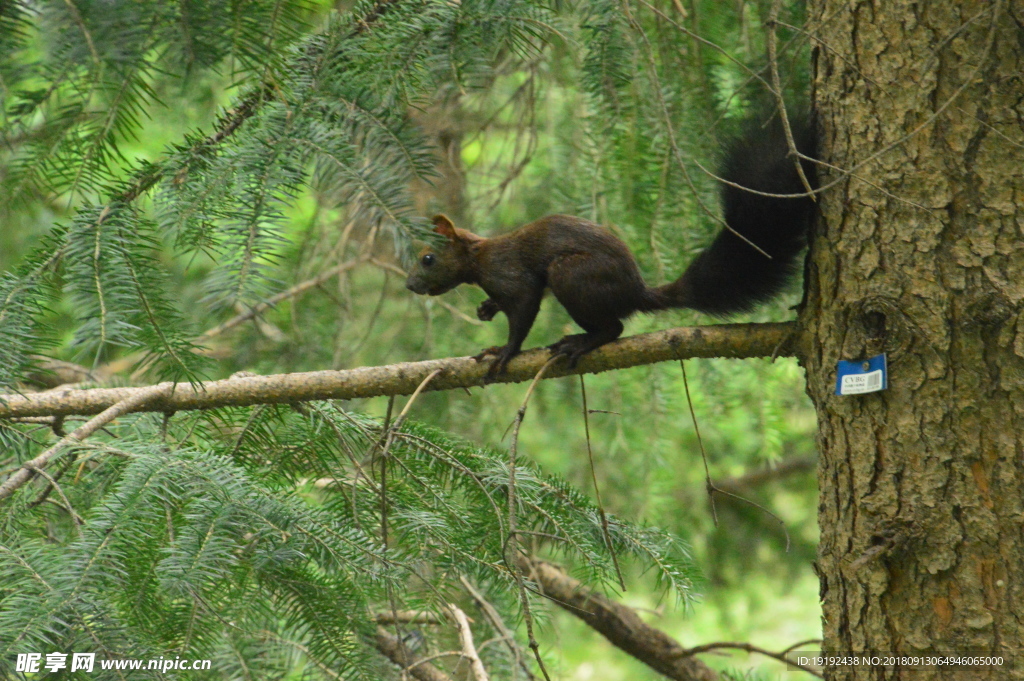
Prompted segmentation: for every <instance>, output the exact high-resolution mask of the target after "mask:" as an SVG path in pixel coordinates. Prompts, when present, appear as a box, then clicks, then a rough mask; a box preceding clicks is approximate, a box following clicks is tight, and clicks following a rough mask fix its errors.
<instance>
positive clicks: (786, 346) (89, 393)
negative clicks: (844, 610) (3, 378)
mask: <svg viewBox="0 0 1024 681" xmlns="http://www.w3.org/2000/svg"><path fill="white" fill-rule="evenodd" d="M795 331H796V324H795V323H793V322H786V323H772V324H722V325H713V326H695V327H679V328H675V329H667V330H665V331H657V332H654V333H647V334H643V335H639V336H631V337H629V338H620V339H619V340H617V341H615V342H613V343H609V344H608V345H605V346H603V347H601V348H598V349H597V350H595V351H594V352H592V353H590V354H589V355H586V356H585V357H583V359H581V360H580V363H579V365H578V366H577V368H576V369H574V370H570V369H569V368H568V367H567V366H566V364H565V363H564V362H556V363H555V364H554V365H553V366H552V367H551V368H550V370H549V371H548V372H547V373H546V374H545V378H556V377H559V376H568V375H571V374H580V373H600V372H602V371H609V370H611V369H625V368H627V367H634V366H640V365H643V364H653V363H655V362H664V361H667V360H678V359H687V358H690V357H729V358H734V359H741V358H750V357H780V356H791V355H792V354H793V353H794V350H793V348H794V347H795V343H794V334H795ZM549 358H550V353H549V352H548V350H546V349H543V348H539V349H536V350H529V351H527V352H524V353H523V354H522V355H519V356H518V357H516V358H515V359H513V360H512V361H511V362H510V363H509V365H508V369H507V370H506V372H505V373H503V374H501V375H500V376H497V377H496V378H494V381H493V382H495V383H520V382H523V381H528V380H532V379H533V377H534V376H535V375H536V374H537V371H538V370H539V369H540V367H541V366H543V365H544V363H545V362H546V361H547V360H548V359H549ZM489 366H490V365H489V363H487V362H476V361H474V360H473V358H471V357H457V358H449V359H435V360H427V361H424V362H405V363H401V364H390V365H386V366H377V367H362V368H359V369H349V370H346V371H309V372H302V373H292V374H273V375H270V376H244V377H238V378H229V379H224V380H220V381H209V382H206V383H197V384H194V385H185V384H177V385H173V386H172V384H170V383H167V384H164V385H167V386H172V389H171V391H170V392H168V393H167V394H166V395H162V396H160V397H158V398H155V399H153V400H151V401H146V402H145V403H139V404H136V405H134V406H133V408H132V409H131V411H161V412H174V411H182V410H188V409H212V408H215V407H226V406H247V405H253V404H287V403H291V402H302V401H306V400H327V399H338V400H350V399H356V398H365V397H379V396H381V395H409V394H411V393H413V392H414V391H415V390H416V387H417V386H418V385H419V384H420V383H421V382H422V381H423V379H424V378H426V377H427V376H428V375H429V374H430V373H431V372H433V371H436V370H437V369H441V373H440V374H439V375H438V376H437V377H436V378H435V379H434V380H433V381H431V383H430V385H429V386H428V387H427V388H425V389H426V390H450V389H452V388H470V387H473V386H482V385H485V383H486V379H487V369H488V367H489ZM145 390H149V388H94V389H90V390H50V391H47V392H43V393H29V394H25V395H0V418H20V417H25V416H66V415H71V414H97V413H99V412H101V411H103V410H104V409H107V408H109V407H110V406H112V405H114V404H117V403H118V402H122V401H124V400H126V399H129V398H131V397H133V396H135V395H138V394H139V393H140V392H142V391H145Z"/></svg>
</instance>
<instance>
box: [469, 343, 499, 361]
mask: <svg viewBox="0 0 1024 681" xmlns="http://www.w3.org/2000/svg"><path fill="white" fill-rule="evenodd" d="M504 349H505V346H504V345H492V346H491V347H489V348H484V349H483V350H481V351H480V352H479V353H477V354H475V355H473V359H474V360H476V361H477V362H482V361H483V360H484V359H485V358H487V357H495V356H497V355H499V354H501V351H502V350H504Z"/></svg>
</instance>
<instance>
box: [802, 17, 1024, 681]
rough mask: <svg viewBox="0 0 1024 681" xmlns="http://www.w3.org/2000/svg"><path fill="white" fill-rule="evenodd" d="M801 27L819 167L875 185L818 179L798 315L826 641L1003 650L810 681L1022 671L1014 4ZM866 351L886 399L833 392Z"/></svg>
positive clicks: (1022, 376) (820, 21)
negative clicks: (812, 415)
mask: <svg viewBox="0 0 1024 681" xmlns="http://www.w3.org/2000/svg"><path fill="white" fill-rule="evenodd" d="M810 16H811V26H810V28H811V30H812V31H814V32H816V35H817V37H818V38H819V39H820V42H819V43H818V45H819V47H817V48H816V51H815V52H816V54H815V59H816V61H815V67H816V76H815V83H814V86H815V101H816V109H817V111H818V114H819V119H820V123H821V128H822V132H823V140H822V141H823V145H822V146H823V149H824V154H825V158H827V159H828V160H829V161H830V162H831V163H833V164H834V165H835V166H838V167H840V168H844V169H855V168H856V171H855V174H856V176H857V177H859V178H863V180H867V181H868V182H870V183H873V184H874V185H875V186H871V184H868V182H865V181H862V180H861V179H857V177H854V178H852V179H851V178H844V177H842V176H841V175H840V174H839V173H838V172H825V173H824V180H823V184H827V183H829V182H832V181H837V184H836V186H835V187H834V188H833V189H831V190H829V191H827V192H826V193H825V194H824V195H823V196H822V201H821V210H822V214H823V218H824V219H823V220H822V221H821V225H820V226H819V230H818V233H817V234H816V238H815V241H814V244H813V248H812V254H811V260H810V264H809V267H808V295H807V300H806V306H805V308H804V309H803V310H802V312H801V322H802V324H803V325H804V328H805V329H806V331H807V334H806V335H805V339H806V345H805V346H804V348H805V349H804V352H805V358H804V361H805V365H806V369H807V377H808V392H809V394H810V396H811V398H812V399H813V401H814V403H815V405H816V408H817V411H818V418H819V425H820V434H819V438H820V451H821V460H820V468H819V483H820V490H821V499H820V506H819V521H820V526H821V543H820V549H819V557H818V564H817V568H818V572H819V576H820V579H821V594H822V599H823V603H822V605H823V616H824V637H825V649H826V651H827V652H828V653H863V652H870V653H877V654H886V653H890V654H898V655H908V656H914V655H926V654H931V653H940V654H949V655H964V654H968V653H983V654H1000V655H1002V656H1003V658H1004V664H1003V666H979V667H974V668H969V669H964V668H958V667H950V668H945V669H937V668H930V669H923V670H922V669H918V670H912V669H909V668H908V667H905V666H904V667H896V668H882V667H877V666H867V665H862V666H850V667H840V668H835V669H832V670H830V671H829V672H828V676H827V677H826V678H829V679H843V680H847V679H872V680H873V681H878V680H880V679H907V678H913V679H915V680H922V679H944V680H946V679H1022V678H1024V653H1022V652H1021V651H1020V648H1021V647H1022V641H1024V618H1022V616H1021V613H1024V534H1022V519H1024V469H1022V467H1021V464H1022V463H1024V461H1022V457H1024V314H1022V309H1024V306H1022V301H1024V239H1022V232H1024V127H1022V122H1024V82H1022V74H1024V23H1022V21H1024V4H1022V3H1021V1H1020V0H1010V1H1009V2H1007V1H1006V0H1003V1H1002V2H998V1H997V2H952V1H949V0H942V1H940V0H936V1H933V2H913V1H910V0H889V1H888V2H861V3H848V2H845V1H842V2H840V1H839V0H817V1H816V2H812V7H811V8H810ZM876 154H877V159H876V160H873V161H871V162H869V163H865V161H866V160H867V159H868V158H874V157H875V156H876ZM861 164H863V165H861ZM911 202H913V203H914V204H919V206H920V207H916V206H914V205H912V203H911ZM879 351H885V352H887V353H888V357H889V365H890V387H889V389H888V390H887V391H884V392H881V393H874V394H870V395H862V396H852V397H837V396H835V395H834V394H833V390H834V381H835V373H836V371H835V367H836V360H838V359H859V358H862V357H864V356H868V355H872V354H875V353H877V352H879Z"/></svg>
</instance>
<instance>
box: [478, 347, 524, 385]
mask: <svg viewBox="0 0 1024 681" xmlns="http://www.w3.org/2000/svg"><path fill="white" fill-rule="evenodd" d="M518 354H519V351H518V350H513V349H512V348H510V347H509V346H507V345H495V346H493V347H490V348H487V349H485V350H483V351H481V352H480V354H478V355H474V356H473V359H475V360H476V361H478V362H480V361H482V360H483V359H484V358H485V357H494V361H493V362H491V366H490V368H489V369H487V378H488V379H490V378H493V377H494V376H497V375H498V374H501V373H504V371H505V367H507V366H508V363H509V362H510V361H511V360H512V358H513V357H515V356H516V355H518Z"/></svg>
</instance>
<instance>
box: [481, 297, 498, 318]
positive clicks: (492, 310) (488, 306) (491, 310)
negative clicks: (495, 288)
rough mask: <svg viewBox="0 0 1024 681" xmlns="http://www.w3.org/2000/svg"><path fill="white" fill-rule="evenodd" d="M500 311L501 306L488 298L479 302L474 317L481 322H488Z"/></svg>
mask: <svg viewBox="0 0 1024 681" xmlns="http://www.w3.org/2000/svg"><path fill="white" fill-rule="evenodd" d="M499 312H501V308H500V307H498V304H497V303H496V302H494V301H493V300H491V299H490V298H488V299H487V300H485V301H484V302H482V303H480V307H478V308H476V318H477V319H479V320H480V321H482V322H489V321H491V320H492V319H494V315H496V314H498V313H499Z"/></svg>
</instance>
